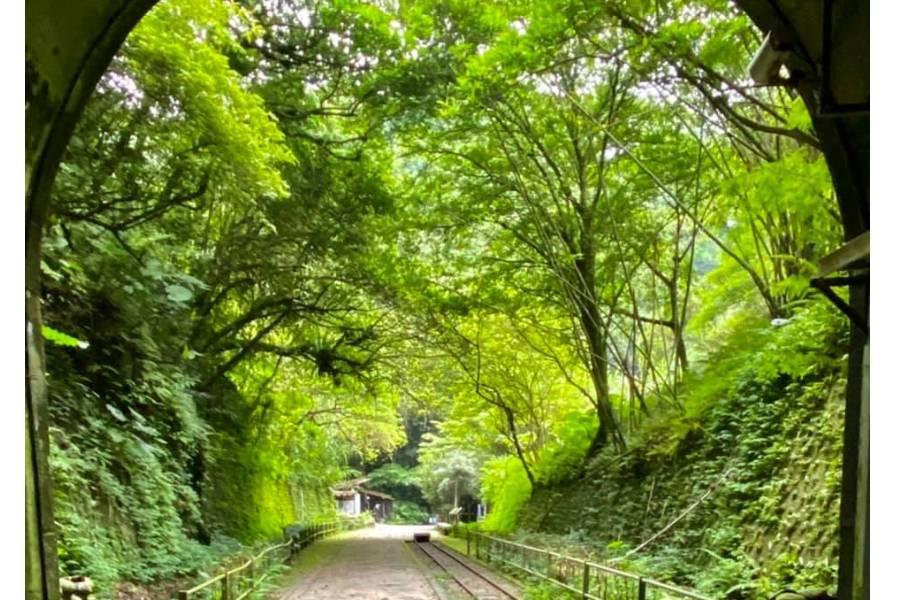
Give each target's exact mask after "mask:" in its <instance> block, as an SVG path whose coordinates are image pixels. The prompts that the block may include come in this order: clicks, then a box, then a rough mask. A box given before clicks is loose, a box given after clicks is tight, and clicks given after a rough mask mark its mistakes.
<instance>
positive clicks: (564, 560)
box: [466, 532, 711, 600]
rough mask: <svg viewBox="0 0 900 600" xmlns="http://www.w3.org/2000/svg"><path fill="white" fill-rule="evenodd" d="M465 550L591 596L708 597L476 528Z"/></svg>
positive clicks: (632, 599) (633, 599)
mask: <svg viewBox="0 0 900 600" xmlns="http://www.w3.org/2000/svg"><path fill="white" fill-rule="evenodd" d="M466 552H467V553H468V554H469V555H470V556H471V555H472V554H473V552H474V555H475V557H476V558H478V559H480V560H484V561H486V562H495V563H498V564H501V565H505V566H507V567H511V568H513V569H515V570H518V571H522V572H524V573H527V574H528V575H531V576H533V577H537V578H538V579H541V580H543V581H547V582H549V583H551V584H553V585H556V586H559V587H561V588H564V589H566V590H569V591H570V592H573V593H575V594H578V595H580V596H581V597H582V598H587V599H590V600H683V599H685V598H687V599H689V600H711V599H710V598H707V597H706V596H702V595H700V594H698V593H697V592H693V591H690V590H685V589H682V588H679V587H676V586H674V585H670V584H668V583H663V582H661V581H656V580H655V579H648V578H646V577H641V576H640V575H636V574H634V573H628V572H626V571H620V570H618V569H614V568H612V567H608V566H606V565H601V564H597V563H594V562H591V561H588V560H584V559H580V558H574V557H571V556H565V555H564V554H560V553H558V552H553V551H552V550H545V549H543V548H535V547H534V546H527V545H525V544H519V543H516V542H511V541H509V540H504V539H501V538H497V537H494V536H490V535H486V534H483V533H477V532H468V534H467V536H466Z"/></svg>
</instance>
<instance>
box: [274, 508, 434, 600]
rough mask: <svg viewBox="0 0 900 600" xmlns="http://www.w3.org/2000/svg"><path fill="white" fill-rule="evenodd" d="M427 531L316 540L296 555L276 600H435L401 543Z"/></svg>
mask: <svg viewBox="0 0 900 600" xmlns="http://www.w3.org/2000/svg"><path fill="white" fill-rule="evenodd" d="M428 529H429V528H428V527H416V526H403V525H378V526H376V527H374V528H367V529H362V530H358V531H353V532H350V533H346V534H343V535H339V536H336V537H333V538H329V539H325V540H322V541H319V542H316V543H315V544H313V545H312V547H310V548H309V549H307V550H305V551H304V552H302V553H301V554H300V558H299V560H298V563H297V567H296V569H295V570H294V571H293V572H292V573H291V574H290V575H289V576H288V578H287V584H286V586H285V587H284V588H283V589H282V591H281V592H280V594H278V597H279V598H280V600H336V599H341V600H438V596H437V595H436V594H435V592H434V589H433V588H432V586H431V584H429V580H428V578H426V576H425V574H424V573H423V571H422V566H421V564H420V563H419V562H418V561H417V560H416V559H415V558H414V557H413V553H412V551H411V549H410V548H408V547H406V544H404V543H403V540H411V539H412V535H413V532H414V531H420V530H428Z"/></svg>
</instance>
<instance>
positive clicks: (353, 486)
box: [331, 477, 394, 500]
mask: <svg viewBox="0 0 900 600" xmlns="http://www.w3.org/2000/svg"><path fill="white" fill-rule="evenodd" d="M368 481H369V478H368V477H359V478H357V479H350V480H348V481H341V482H338V483H336V484H334V486H332V488H331V491H332V492H333V493H334V497H335V498H352V497H353V494H356V493H359V494H366V495H367V496H374V497H375V498H382V499H384V500H393V499H394V497H393V496H391V495H389V494H385V493H382V492H375V491H372V490H369V489H366V488H364V487H362V484H364V483H367V482H368Z"/></svg>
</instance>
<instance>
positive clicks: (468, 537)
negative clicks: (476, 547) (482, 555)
mask: <svg viewBox="0 0 900 600" xmlns="http://www.w3.org/2000/svg"><path fill="white" fill-rule="evenodd" d="M466 556H472V532H471V531H470V530H468V529H466Z"/></svg>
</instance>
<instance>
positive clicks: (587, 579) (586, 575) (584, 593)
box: [581, 561, 591, 598]
mask: <svg viewBox="0 0 900 600" xmlns="http://www.w3.org/2000/svg"><path fill="white" fill-rule="evenodd" d="M590 588H591V568H590V567H589V566H588V564H587V561H584V569H582V571H581V597H582V598H587V597H588V592H590Z"/></svg>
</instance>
